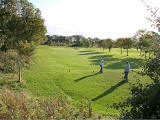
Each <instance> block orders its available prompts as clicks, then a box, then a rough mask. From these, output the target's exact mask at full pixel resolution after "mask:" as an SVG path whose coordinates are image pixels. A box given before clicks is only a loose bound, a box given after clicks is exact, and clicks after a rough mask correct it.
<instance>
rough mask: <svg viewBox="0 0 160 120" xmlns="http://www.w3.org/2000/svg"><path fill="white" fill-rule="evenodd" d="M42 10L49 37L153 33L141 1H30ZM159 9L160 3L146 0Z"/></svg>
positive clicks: (128, 35)
mask: <svg viewBox="0 0 160 120" xmlns="http://www.w3.org/2000/svg"><path fill="white" fill-rule="evenodd" d="M29 1H30V2H31V3H33V5H34V7H35V8H39V9H40V10H41V12H42V17H43V18H44V20H45V25H46V27H47V34H49V35H66V36H70V35H83V36H85V37H92V38H93V37H98V38H100V39H105V38H111V39H117V38H119V37H131V36H133V35H134V34H135V33H136V32H137V31H138V30H139V29H148V30H154V29H153V28H152V27H151V23H150V22H149V21H148V20H147V19H146V18H147V17H148V16H149V14H148V12H147V8H146V7H145V6H144V4H143V3H142V2H141V0H29ZM145 2H146V3H147V4H149V5H150V6H152V7H158V8H160V0H145Z"/></svg>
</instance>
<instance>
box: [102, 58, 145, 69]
mask: <svg viewBox="0 0 160 120" xmlns="http://www.w3.org/2000/svg"><path fill="white" fill-rule="evenodd" d="M127 61H128V62H129V64H130V66H131V69H138V68H140V67H141V66H142V64H143V61H144V60H143V59H138V58H124V59H121V60H119V61H117V62H113V63H111V64H109V65H107V66H104V68H106V69H124V68H125V65H126V62H127Z"/></svg>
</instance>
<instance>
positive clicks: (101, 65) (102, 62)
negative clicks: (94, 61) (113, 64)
mask: <svg viewBox="0 0 160 120" xmlns="http://www.w3.org/2000/svg"><path fill="white" fill-rule="evenodd" d="M104 61H105V59H102V60H101V62H100V67H101V69H100V71H99V72H100V73H103V64H104Z"/></svg>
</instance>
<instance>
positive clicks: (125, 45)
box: [45, 30, 160, 57]
mask: <svg viewBox="0 0 160 120" xmlns="http://www.w3.org/2000/svg"><path fill="white" fill-rule="evenodd" d="M159 36H160V35H159V34H158V33H156V32H154V31H147V30H139V31H137V32H136V34H135V35H134V36H132V37H128V38H118V39H116V40H112V39H111V38H107V39H99V38H97V37H94V38H91V37H88V38H86V37H84V36H82V35H73V36H61V35H52V36H50V35H47V40H46V42H45V44H46V45H50V46H70V47H87V48H88V47H98V48H103V50H104V49H108V51H109V52H111V49H112V48H120V53H121V54H122V53H123V49H126V51H127V56H128V55H129V49H130V48H135V49H137V51H139V53H140V55H142V53H144V55H145V57H146V54H147V53H148V54H149V56H150V55H151V53H152V51H153V46H155V44H156V43H154V42H153V41H152V39H153V38H156V37H157V38H158V37H159Z"/></svg>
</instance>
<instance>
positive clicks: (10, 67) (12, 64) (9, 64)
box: [0, 50, 18, 73]
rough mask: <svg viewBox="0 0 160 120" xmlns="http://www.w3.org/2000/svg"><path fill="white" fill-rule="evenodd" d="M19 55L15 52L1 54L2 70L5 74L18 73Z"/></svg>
mask: <svg viewBox="0 0 160 120" xmlns="http://www.w3.org/2000/svg"><path fill="white" fill-rule="evenodd" d="M17 56H18V55H17V53H16V52H14V51H11V50H10V51H7V52H1V53H0V70H1V71H2V72H4V73H15V72H17V60H18V57H17Z"/></svg>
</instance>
